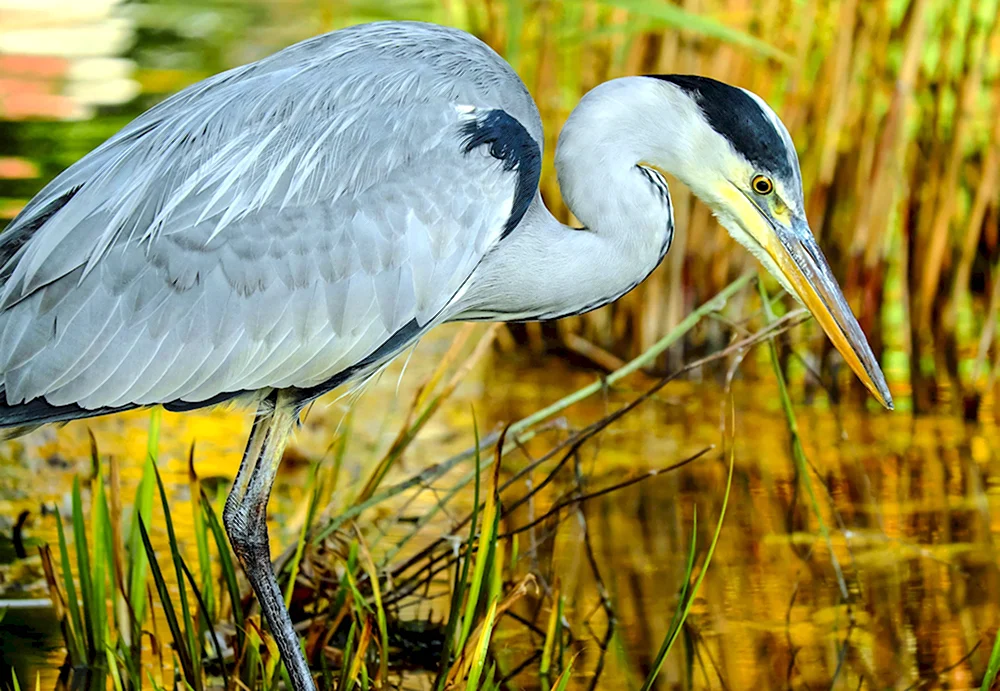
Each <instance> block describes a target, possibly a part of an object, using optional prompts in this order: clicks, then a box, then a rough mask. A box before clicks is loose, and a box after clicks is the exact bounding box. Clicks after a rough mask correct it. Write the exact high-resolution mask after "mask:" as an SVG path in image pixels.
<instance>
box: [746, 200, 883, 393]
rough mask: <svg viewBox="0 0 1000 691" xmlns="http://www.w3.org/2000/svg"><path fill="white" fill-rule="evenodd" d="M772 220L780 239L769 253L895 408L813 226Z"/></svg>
mask: <svg viewBox="0 0 1000 691" xmlns="http://www.w3.org/2000/svg"><path fill="white" fill-rule="evenodd" d="M762 215H763V214H762ZM768 222H769V223H770V225H771V227H772V229H773V230H774V235H773V236H772V237H773V238H774V240H773V241H771V242H768V243H766V245H765V249H766V250H767V253H768V254H769V255H770V256H771V258H772V259H773V260H774V262H775V263H776V264H777V265H778V268H779V269H780V270H781V272H782V274H783V275H784V278H785V279H786V280H787V281H788V283H789V284H791V286H792V287H793V288H794V289H795V292H796V293H797V294H798V297H799V299H800V300H801V301H802V303H803V304H804V305H805V306H806V308H807V309H808V310H809V311H810V312H811V313H812V315H813V317H815V319H816V321H818V322H819V324H820V326H822V327H823V331H825V332H826V335H827V336H829V337H830V340H831V341H832V342H833V345H834V346H835V347H836V348H837V350H838V351H840V354H841V355H842V356H843V357H844V360H846V361H847V364H848V365H850V367H851V369H852V370H854V373H855V374H856V375H857V376H858V379H860V380H861V381H862V383H864V385H865V386H867V387H868V390H869V391H871V392H872V395H873V396H875V398H876V400H878V402H879V403H881V404H882V405H883V406H885V407H886V408H888V409H889V410H892V394H890V393H889V386H888V385H887V384H886V382H885V376H884V375H883V374H882V369H881V368H880V367H879V364H878V361H877V360H876V359H875V355H874V354H872V349H871V346H869V345H868V339H867V338H865V334H864V332H863V331H862V330H861V326H860V325H859V324H858V320H857V319H855V318H854V314H853V313H852V312H851V308H850V307H849V306H848V304H847V300H846V299H845V298H844V294H843V292H841V290H840V286H839V285H837V280H836V279H835V278H834V277H833V273H832V272H831V271H830V265H829V264H828V263H827V261H826V257H824V256H823V252H822V250H820V248H819V245H817V244H816V240H815V239H814V238H813V234H812V232H811V231H810V230H809V227H808V226H807V225H806V224H805V222H804V221H793V223H792V227H791V228H788V229H786V228H781V227H776V225H777V224H774V223H771V222H770V221H769V220H768Z"/></svg>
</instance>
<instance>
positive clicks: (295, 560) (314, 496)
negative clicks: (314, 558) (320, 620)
mask: <svg viewBox="0 0 1000 691" xmlns="http://www.w3.org/2000/svg"><path fill="white" fill-rule="evenodd" d="M319 469H320V462H319V461H317V462H316V463H315V464H313V467H312V468H311V469H310V470H309V481H308V483H307V485H306V488H307V489H309V490H311V492H310V494H309V507H308V508H307V509H306V520H305V522H303V524H302V530H300V531H299V541H298V542H297V543H296V544H295V554H294V555H293V556H292V561H291V563H290V564H289V566H288V584H287V585H286V586H285V607H286V608H287V607H289V606H290V605H291V604H292V593H293V592H294V590H295V579H296V578H298V576H299V565H300V564H301V562H302V553H303V552H305V549H306V537H307V536H308V535H309V529H310V528H311V527H312V524H313V521H314V520H315V518H316V507H317V506H319V494H320V489H321V487H320V483H319V482H318V481H317V478H318V477H319Z"/></svg>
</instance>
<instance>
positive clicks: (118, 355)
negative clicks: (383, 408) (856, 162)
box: [0, 22, 892, 691]
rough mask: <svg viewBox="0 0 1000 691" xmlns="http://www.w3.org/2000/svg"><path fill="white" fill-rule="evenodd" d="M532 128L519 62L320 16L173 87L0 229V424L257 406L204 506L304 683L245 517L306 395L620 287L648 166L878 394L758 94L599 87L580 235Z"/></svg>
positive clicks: (257, 515)
mask: <svg viewBox="0 0 1000 691" xmlns="http://www.w3.org/2000/svg"><path fill="white" fill-rule="evenodd" d="M542 142H543V138H542V123H541V119H540V117H539V113H538V109H537V108H536V106H535V104H534V102H533V100H532V98H531V96H530V95H529V93H528V91H527V89H526V88H525V86H524V84H523V83H522V82H521V80H520V79H519V78H518V76H517V74H516V73H515V72H514V71H513V69H512V68H511V67H510V66H509V65H508V64H507V63H506V62H505V61H504V60H503V59H502V58H501V57H500V56H499V55H497V54H496V53H495V52H493V51H492V50H491V49H490V48H489V47H487V46H486V45H485V44H484V43H482V42H480V41H479V40H477V39H476V38H474V37H473V36H471V35H469V34H467V33H464V32H462V31H459V30H455V29H450V28H443V27H440V26H435V25H429V24H421V23H410V22H380V23H375V24H368V25H361V26H354V27H351V28H346V29H342V30H339V31H335V32H332V33H329V34H326V35H323V36H318V37H316V38H312V39H309V40H306V41H304V42H301V43H298V44H296V45H293V46H291V47H289V48H286V49H284V50H282V51H280V52H278V53H276V54H274V55H271V56H270V57H267V58H264V59H262V60H260V61H258V62H254V63H251V64H248V65H244V66H242V67H237V68H235V69H233V70H230V71H228V72H224V73H222V74H219V75H216V76H214V77H211V78H209V79H206V80H204V81H202V82H199V83H197V84H194V85H192V86H190V87H188V88H186V89H184V90H183V91H181V92H180V93H178V94H176V95H174V96H172V97H170V98H168V99H166V100H164V101H163V102H162V103H160V104H159V105H157V106H156V107H154V108H152V109H150V110H149V111H147V112H145V113H143V114H142V115H140V116H139V117H137V118H136V119H135V120H134V121H132V122H131V123H130V124H129V125H127V126H126V127H125V128H124V129H122V130H121V131H120V132H119V133H118V134H116V135H114V136H113V137H111V138H110V139H109V140H108V141H106V142H105V143H103V144H102V145H100V146H99V147H97V148H96V149H94V150H93V151H92V152H90V153H89V154H87V155H86V156H84V157H83V158H82V159H80V160H79V161H78V162H77V163H75V164H73V165H72V166H70V167H69V168H68V169H67V170H65V171H64V172H63V173H62V174H60V175H59V176H57V177H56V178H55V179H54V180H53V181H52V182H51V183H49V184H48V185H47V186H46V187H45V188H44V189H43V190H42V191H41V192H40V193H39V194H38V195H37V196H36V197H34V198H33V199H32V200H31V201H30V202H29V203H28V204H27V206H26V207H25V208H24V209H23V211H21V213H20V214H19V215H18V216H17V217H16V218H15V219H14V220H13V221H12V222H11V224H10V225H9V226H8V228H7V229H6V231H5V232H4V233H3V234H2V235H0V363H2V365H0V396H2V399H0V427H4V428H13V430H14V431H13V432H10V434H13V433H17V432H19V431H23V430H25V429H28V428H31V427H35V426H38V425H42V424H46V423H50V422H59V421H66V420H71V419H75V418H83V417H89V416H95V415H103V414H106V413H113V412H117V411H123V410H128V409H132V408H136V407H142V406H151V405H157V404H159V405H163V406H164V407H165V408H167V409H169V410H175V411H183V410H190V409H194V408H199V407H203V406H210V405H214V404H218V403H221V402H223V401H228V400H230V399H241V400H244V401H250V402H252V403H253V404H255V405H256V406H257V412H256V416H255V418H254V422H253V427H252V431H251V433H250V437H249V440H248V443H247V446H246V450H245V452H244V455H243V459H242V462H241V464H240V468H239V471H238V473H237V475H236V478H235V480H234V484H233V488H232V490H231V493H230V495H229V497H228V499H227V501H226V506H225V511H224V516H223V517H224V523H225V526H226V529H227V532H228V533H229V536H230V539H231V541H232V546H233V549H234V552H235V553H236V555H237V556H238V558H239V560H240V562H241V564H242V566H243V568H244V570H245V572H246V574H247V577H248V579H249V581H250V583H251V585H252V586H253V589H254V591H255V592H256V594H257V597H258V600H259V602H260V605H261V608H262V610H263V612H264V615H265V616H266V618H267V620H268V622H269V624H270V626H271V629H272V631H273V633H274V635H275V638H276V640H277V643H278V646H279V648H280V651H281V655H282V658H283V659H284V662H285V664H286V666H287V668H288V671H289V673H290V677H291V679H292V681H293V683H294V686H295V688H296V689H298V690H300V691H301V690H305V689H312V688H314V683H313V679H312V677H311V675H310V672H309V669H308V666H307V664H306V661H305V659H304V657H303V654H302V652H301V650H300V648H299V645H298V641H297V638H296V635H295V632H294V630H293V628H292V623H291V620H290V618H289V616H288V613H287V611H286V609H285V607H284V605H283V602H282V597H281V595H280V593H279V590H278V585H277V582H276V581H275V577H274V574H273V571H272V568H271V562H270V554H269V544H268V534H267V526H266V520H265V519H266V507H267V501H268V497H269V494H270V490H271V486H272V482H273V480H274V477H275V473H276V471H277V468H278V464H279V462H280V459H281V456H282V452H283V450H284V448H285V445H286V442H287V441H288V438H289V435H290V434H291V433H292V431H293V429H294V427H295V425H296V423H297V421H298V419H299V413H300V412H301V410H302V409H303V407H304V406H305V405H306V404H307V403H309V402H310V401H312V400H314V399H315V398H316V397H318V396H320V395H321V394H323V393H325V392H328V391H330V390H332V389H334V388H336V387H338V386H340V385H342V384H344V383H346V382H350V381H355V380H360V379H362V378H364V377H368V376H370V375H372V374H373V373H374V372H376V371H378V370H379V368H381V367H383V366H384V365H385V364H386V363H388V362H389V361H390V360H392V359H393V358H394V357H395V356H396V355H398V354H399V353H400V352H402V351H403V350H405V349H406V348H408V347H409V346H411V345H412V344H413V343H415V342H416V340H417V339H419V338H420V337H421V336H422V335H423V334H425V333H427V331H428V330H430V329H432V328H433V327H434V326H436V325H438V324H441V323H442V322H446V321H452V320H498V321H504V320H534V319H557V318H559V317H564V316H567V315H573V314H580V313H583V312H586V311H589V310H593V309H596V308H597V307H600V306H602V305H605V304H608V303H609V302H612V301H614V300H616V299H617V298H619V297H621V296H622V295H624V294H625V293H627V292H629V291H630V290H632V289H633V288H634V287H635V286H636V285H638V284H639V283H640V282H641V281H643V280H644V279H645V278H646V277H647V276H648V275H649V274H650V273H651V272H652V271H653V270H654V269H655V268H656V267H657V265H658V264H659V263H660V261H661V260H662V259H663V257H664V255H665V254H666V252H667V250H668V249H669V247H670V244H671V240H672V238H673V235H674V220H673V212H672V207H671V201H670V193H669V190H668V187H667V180H666V178H665V174H666V173H670V174H672V175H673V176H675V177H676V178H677V179H679V180H680V181H681V182H683V183H684V184H686V185H687V186H688V187H690V189H691V190H692V191H693V192H694V194H695V195H697V196H698V197H699V198H701V199H702V200H703V201H704V202H705V203H707V204H708V206H709V207H710V208H711V209H712V210H713V212H714V213H715V214H716V216H717V217H718V218H719V220H720V221H721V223H722V225H723V226H725V228H726V229H727V230H728V231H729V232H730V233H731V234H732V236H733V237H734V238H735V239H736V240H737V241H738V242H739V243H741V244H742V245H744V246H745V247H746V248H747V249H749V251H750V252H751V253H752V254H753V255H754V256H755V257H757V259H759V260H760V262H761V263H762V264H763V265H764V267H765V268H766V269H767V270H768V271H769V272H770V273H771V274H772V275H774V276H775V277H776V278H777V279H778V281H779V282H780V283H781V284H782V286H784V288H785V289H786V290H787V291H788V292H789V293H791V294H792V295H793V296H794V297H796V298H797V299H798V300H800V301H801V302H802V303H804V304H805V306H806V307H807V308H808V309H809V310H810V311H811V312H812V314H813V315H814V316H815V318H816V319H817V320H818V321H819V323H820V324H821V326H822V327H823V329H824V330H825V331H826V333H827V334H828V335H829V337H830V339H831V340H832V341H833V343H834V345H835V346H836V347H837V349H838V350H839V351H840V353H841V354H842V355H843V357H844V359H845V360H846V362H847V363H848V364H849V365H850V367H851V368H852V369H853V370H854V372H855V373H856V374H857V375H858V377H859V378H860V379H861V380H862V381H863V382H864V383H865V384H866V385H867V387H868V388H869V389H870V391H871V392H872V394H873V395H874V396H875V398H877V399H878V400H879V401H880V402H881V403H882V404H883V405H884V406H886V407H889V408H891V407H892V401H891V397H890V394H889V390H888V387H887V385H886V382H885V379H884V377H883V375H882V372H881V370H880V368H879V365H878V362H877V361H876V358H875V356H874V355H873V354H872V351H871V349H870V347H869V345H868V343H867V340H866V338H865V335H864V333H863V332H862V330H861V328H860V326H859V325H858V323H857V321H856V319H855V318H854V316H853V314H852V313H851V310H850V308H849V306H848V304H847V302H846V300H845V299H844V297H843V295H842V293H841V291H840V289H839V287H838V285H837V282H836V280H835V279H834V277H833V275H832V273H831V271H830V268H829V266H828V265H827V262H826V260H825V259H824V257H823V253H822V252H821V251H820V249H819V247H818V246H817V243H816V241H815V240H814V238H813V235H812V233H811V232H810V229H809V226H808V223H807V221H806V216H805V213H804V209H803V194H802V181H801V175H800V172H799V165H798V159H797V157H796V152H795V148H794V146H793V143H792V140H791V138H790V136H789V134H788V131H787V130H786V128H785V127H784V125H783V124H782V123H781V121H780V120H779V119H778V117H777V116H776V115H775V113H774V112H773V111H772V110H771V108H769V107H768V106H767V104H766V103H764V101H763V100H761V99H760V98H759V97H757V96H756V95H754V94H753V93H751V92H749V91H746V90H743V89H740V88H736V87H733V86H729V85H726V84H723V83H720V82H717V81H714V80H711V79H708V78H704V77H698V76H684V75H656V76H636V77H624V78H620V79H614V80H611V81H608V82H606V83H604V84H601V85H599V86H597V87H596V88H594V89H593V90H592V91H590V92H589V93H587V94H586V95H585V96H584V97H583V99H582V100H581V101H580V103H579V105H578V106H577V107H576V109H575V110H574V111H573V112H572V114H571V115H570V117H569V119H568V121H567V122H566V125H565V127H564V128H563V130H562V132H561V134H560V137H559V140H558V146H557V147H556V155H555V163H556V170H557V173H558V178H559V184H560V187H561V190H562V194H563V196H564V198H565V201H566V203H567V205H568V207H569V208H570V209H571V210H572V212H573V213H574V215H575V216H576V217H577V218H578V219H579V221H580V222H581V223H582V224H583V227H582V228H573V227H568V226H566V225H563V224H562V223H560V222H558V221H557V220H556V219H555V218H554V217H553V215H552V214H551V213H550V212H549V211H548V210H547V209H546V207H545V204H544V203H543V201H542V198H541V195H540V194H539V191H538V182H539V177H540V174H541V150H542Z"/></svg>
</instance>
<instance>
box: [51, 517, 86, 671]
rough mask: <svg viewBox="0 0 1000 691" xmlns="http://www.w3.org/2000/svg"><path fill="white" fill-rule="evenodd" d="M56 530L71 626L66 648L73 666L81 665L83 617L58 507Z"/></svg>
mask: <svg viewBox="0 0 1000 691" xmlns="http://www.w3.org/2000/svg"><path fill="white" fill-rule="evenodd" d="M56 532H57V534H58V537H59V561H60V565H61V570H62V577H63V587H64V588H65V589H66V609H67V610H69V626H70V628H71V631H72V634H71V636H70V637H71V638H72V640H71V641H67V648H68V650H69V654H70V661H71V662H72V663H73V665H74V666H81V665H83V664H85V663H86V661H87V657H86V651H85V650H84V648H83V645H84V643H83V636H85V635H86V634H85V633H84V629H83V618H82V616H81V615H80V600H79V598H78V597H77V595H76V584H75V583H74V581H73V570H72V568H71V567H70V561H69V548H68V547H67V545H66V533H65V531H64V530H63V520H62V515H61V514H60V513H59V508H58V507H57V508H56Z"/></svg>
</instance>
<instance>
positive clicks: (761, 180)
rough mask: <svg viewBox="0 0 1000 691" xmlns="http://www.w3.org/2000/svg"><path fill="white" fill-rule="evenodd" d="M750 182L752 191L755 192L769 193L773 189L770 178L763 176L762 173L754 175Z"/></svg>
mask: <svg viewBox="0 0 1000 691" xmlns="http://www.w3.org/2000/svg"><path fill="white" fill-rule="evenodd" d="M750 184H751V185H752V186H753V191H754V192H756V193H757V194H771V192H773V191H774V183H773V182H771V178H767V177H764V176H763V175H755V176H754V179H753V180H751V181H750Z"/></svg>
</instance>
